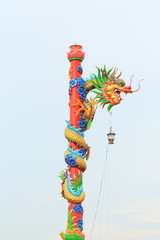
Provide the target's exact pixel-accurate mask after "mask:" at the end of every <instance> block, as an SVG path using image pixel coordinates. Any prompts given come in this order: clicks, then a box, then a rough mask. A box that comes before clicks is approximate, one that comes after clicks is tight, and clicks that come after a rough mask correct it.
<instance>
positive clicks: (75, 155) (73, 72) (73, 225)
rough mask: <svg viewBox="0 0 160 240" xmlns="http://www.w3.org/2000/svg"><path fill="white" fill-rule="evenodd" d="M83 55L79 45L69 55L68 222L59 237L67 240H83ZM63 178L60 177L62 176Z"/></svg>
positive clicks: (65, 194)
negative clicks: (81, 105)
mask: <svg viewBox="0 0 160 240" xmlns="http://www.w3.org/2000/svg"><path fill="white" fill-rule="evenodd" d="M84 55H85V54H84V52H83V51H82V47H81V46H80V45H72V46H71V47H70V51H69V52H68V54H67V56H68V60H69V61H70V68H69V78H70V82H69V107H70V119H69V121H68V122H67V127H66V129H65V137H66V138H67V139H68V143H69V145H68V149H67V150H66V151H65V156H64V157H65V162H66V163H67V166H68V169H67V171H66V172H65V173H64V176H63V177H64V178H63V183H62V195H63V197H64V198H66V200H67V201H68V220H67V229H66V233H65V234H62V233H61V236H62V237H63V238H65V239H67V240H70V239H73V240H76V239H77V240H83V239H84V234H83V233H82V231H83V207H82V201H83V200H84V198H85V193H84V191H83V183H82V179H83V176H82V174H83V172H84V171H85V169H86V163H85V158H87V154H88V146H87V144H86V143H85V141H84V138H83V137H84V130H85V126H86V121H85V119H84V118H83V117H82V114H81V111H79V110H80V105H78V104H77V103H82V102H83V100H84V99H85V97H86V94H85V91H84V80H83V79H82V78H81V75H82V67H81V62H82V61H83V59H84ZM62 174H63V173H62Z"/></svg>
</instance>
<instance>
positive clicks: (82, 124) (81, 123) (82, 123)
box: [78, 121, 86, 128]
mask: <svg viewBox="0 0 160 240" xmlns="http://www.w3.org/2000/svg"><path fill="white" fill-rule="evenodd" d="M78 125H79V126H80V128H84V127H85V126H86V123H85V122H84V121H79V122H78Z"/></svg>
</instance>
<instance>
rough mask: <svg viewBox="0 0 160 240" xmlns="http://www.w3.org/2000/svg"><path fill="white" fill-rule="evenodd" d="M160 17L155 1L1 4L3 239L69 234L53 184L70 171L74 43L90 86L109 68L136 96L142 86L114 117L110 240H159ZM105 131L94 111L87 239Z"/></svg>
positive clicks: (103, 114)
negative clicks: (66, 134)
mask: <svg viewBox="0 0 160 240" xmlns="http://www.w3.org/2000/svg"><path fill="white" fill-rule="evenodd" d="M159 9H160V3H159V1H158V0H157V1H156V0H152V1H147V0H139V1H138V0H134V1H129V0H128V1H127V0H121V1H118V0H112V1H110V0H108V1H107V0H106V1H102V0H99V1H95V0H92V1H91V0H89V1H87V0H85V1H84V0H81V1H73V0H68V1H62V0H61V1H60V0H59V1H55V0H52V1H51V0H45V1H44V0H39V1H37V0H27V1H26V0H19V1H18V0H14V1H13V0H10V1H9V0H1V2H0V36H1V37H0V113H1V117H0V146H1V147H0V161H1V167H0V176H1V181H0V189H1V191H0V200H1V201H0V239H3V240H10V239H12V240H21V239H23V240H28V239H30V240H52V239H60V237H59V236H58V234H59V232H60V231H64V230H65V226H66V218H67V216H66V214H67V202H66V201H65V200H64V199H62V198H61V197H60V194H59V193H60V182H61V181H60V179H58V178H57V176H58V173H59V172H60V171H61V170H62V169H64V168H65V167H66V164H65V163H64V160H63V153H64V150H65V149H66V147H67V141H66V140H65V139H64V136H63V132H64V128H65V120H67V119H68V115H69V114H68V68H69V62H68V60H67V58H66V52H67V51H68V47H69V46H70V45H71V44H74V43H77V44H81V45H83V48H84V51H85V52H86V58H85V60H84V62H83V68H84V74H83V77H84V78H87V77H89V75H90V73H91V72H94V73H96V69H95V65H97V66H99V67H102V66H103V64H106V65H107V66H108V68H109V67H112V66H117V67H118V68H119V70H122V71H123V75H122V77H123V79H124V80H125V81H126V82H128V83H129V79H130V77H131V75H132V74H133V73H134V74H135V77H134V82H133V88H134V89H136V88H137V82H138V80H139V79H141V78H144V79H145V81H143V82H142V83H141V90H140V91H139V92H137V93H134V94H132V95H127V96H126V97H125V100H124V101H123V102H122V103H121V105H119V106H116V107H114V108H113V111H112V112H113V119H112V127H113V130H114V131H115V132H116V142H115V145H114V146H112V148H111V154H110V168H109V174H110V185H109V189H110V191H109V197H108V198H109V199H110V204H109V216H108V228H109V230H108V231H109V238H108V239H109V240H122V239H123V240H144V239H145V240H151V239H152V240H159V239H160V227H159V226H160V187H159V186H160V174H159V172H160V170H159V169H160V153H159V134H160V128H159V122H160V108H159V107H158V104H159V89H160V80H159V59H160V48H159V43H160V27H159V23H160V15H159ZM108 130H109V114H108V113H107V111H106V110H105V109H104V110H102V109H98V111H97V114H96V116H95V120H94V123H93V126H92V128H91V129H90V130H89V131H88V132H86V140H87V143H88V144H89V145H90V146H91V147H92V155H91V158H90V159H89V161H88V169H87V171H86V172H85V173H84V189H85V192H86V195H87V197H86V199H85V201H84V204H83V205H84V208H85V214H84V233H85V234H86V235H87V237H86V239H88V236H89V233H90V229H91V225H92V221H93V214H94V209H95V206H96V201H97V194H98V191H99V184H100V180H101V175H102V169H103V162H104V158H105V152H106V141H107V140H106V133H107V132H108ZM91 189H92V191H91ZM103 224H104V228H105V226H106V223H105V221H104V223H103ZM97 225H98V223H97ZM97 225H96V226H95V232H94V236H95V238H94V236H93V239H97V238H96V231H98V230H97ZM101 238H102V239H104V238H103V237H101ZM108 239H107V240H108Z"/></svg>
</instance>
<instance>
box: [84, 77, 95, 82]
mask: <svg viewBox="0 0 160 240" xmlns="http://www.w3.org/2000/svg"><path fill="white" fill-rule="evenodd" d="M93 79H95V77H93V76H92V75H90V76H89V78H86V82H87V81H90V80H93Z"/></svg>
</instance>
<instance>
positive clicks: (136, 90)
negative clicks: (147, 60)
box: [132, 79, 144, 92]
mask: <svg viewBox="0 0 160 240" xmlns="http://www.w3.org/2000/svg"><path fill="white" fill-rule="evenodd" d="M143 80H144V79H141V80H139V81H138V89H137V90H135V91H132V92H137V91H138V90H139V89H140V82H141V81H143Z"/></svg>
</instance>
